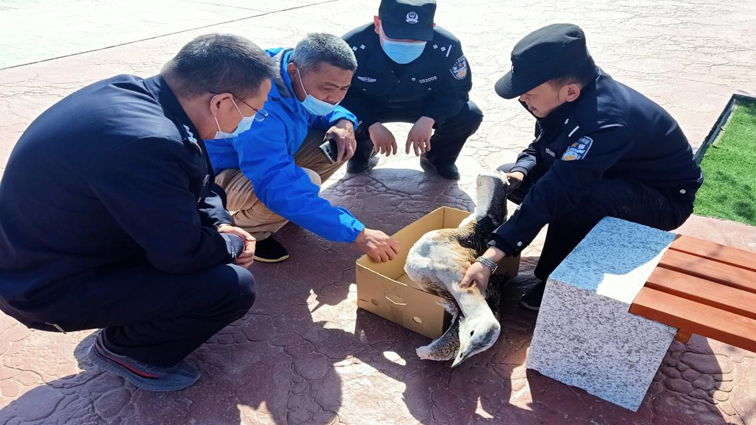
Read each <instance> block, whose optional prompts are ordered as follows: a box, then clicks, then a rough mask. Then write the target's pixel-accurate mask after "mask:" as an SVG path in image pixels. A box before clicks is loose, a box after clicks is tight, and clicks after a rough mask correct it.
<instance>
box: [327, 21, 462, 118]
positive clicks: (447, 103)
mask: <svg viewBox="0 0 756 425" xmlns="http://www.w3.org/2000/svg"><path fill="white" fill-rule="evenodd" d="M433 31H434V32H433V40H431V41H429V42H428V43H427V44H426V45H425V50H423V53H422V54H421V55H420V57H419V58H417V59H415V60H414V61H412V62H410V63H408V64H406V65H398V64H396V63H395V62H393V61H392V60H391V59H390V58H389V57H388V56H386V53H384V52H383V48H382V47H381V41H380V38H379V36H378V34H376V33H375V26H374V24H372V23H371V24H367V25H363V26H361V27H359V28H356V29H354V30H352V31H351V32H349V33H347V34H346V35H345V36H344V40H346V42H347V43H348V44H349V46H350V47H351V48H352V50H354V54H355V55H356V56H357V63H358V67H357V72H355V74H354V77H353V78H352V86H351V87H350V88H349V91H348V92H347V95H346V97H345V98H344V100H343V101H342V102H341V105H342V106H344V107H345V108H347V109H348V110H350V111H351V112H352V113H354V114H355V115H356V116H357V119H358V120H359V121H360V125H361V126H362V125H364V126H365V128H367V127H369V126H370V125H371V124H373V123H375V122H376V119H375V118H374V116H373V114H372V113H371V111H372V109H373V107H386V108H407V109H412V110H416V111H419V113H420V115H421V116H427V117H430V118H433V119H434V120H435V121H436V124H438V125H441V124H443V123H444V121H446V120H447V119H448V118H451V117H453V116H455V115H457V114H458V113H459V112H460V111H461V110H462V107H463V106H464V105H465V103H467V101H468V100H469V92H470V89H471V88H472V74H471V73H470V65H469V64H468V63H467V59H466V58H465V55H464V53H463V52H462V45H461V44H460V42H459V40H457V38H456V37H454V36H453V35H452V34H451V33H450V32H448V31H446V30H445V29H443V28H441V27H435V28H434V30H433ZM395 69H396V70H397V71H399V70H400V71H399V72H400V73H396V72H394V70H395Z"/></svg>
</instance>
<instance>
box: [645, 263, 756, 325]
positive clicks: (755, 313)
mask: <svg viewBox="0 0 756 425" xmlns="http://www.w3.org/2000/svg"><path fill="white" fill-rule="evenodd" d="M646 287H648V288H653V289H656V290H659V291H662V292H666V293H668V294H672V295H676V296H678V297H682V298H686V299H689V300H692V301H696V302H698V303H701V304H706V305H709V306H712V307H716V308H718V309H720V310H727V311H729V312H731V313H735V314H739V315H741V316H746V317H750V318H751V319H756V294H754V293H752V292H747V291H743V290H741V289H736V288H733V287H730V286H726V285H722V284H720V283H717V282H713V281H710V280H707V279H702V278H700V277H696V276H690V275H687V274H684V273H681V272H678V271H675V270H669V269H664V268H656V269H655V270H654V272H653V273H651V276H649V278H648V281H647V282H646Z"/></svg>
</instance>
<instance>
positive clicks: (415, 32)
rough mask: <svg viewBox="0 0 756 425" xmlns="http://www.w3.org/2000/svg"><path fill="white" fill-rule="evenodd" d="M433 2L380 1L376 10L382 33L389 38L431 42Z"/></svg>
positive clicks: (421, 0)
mask: <svg viewBox="0 0 756 425" xmlns="http://www.w3.org/2000/svg"><path fill="white" fill-rule="evenodd" d="M435 14H436V1H435V0H382V1H381V6H380V8H378V18H380V19H381V26H382V27H383V33H384V34H386V36H387V37H389V38H397V39H408V40H418V41H431V40H433V17H434V15H435Z"/></svg>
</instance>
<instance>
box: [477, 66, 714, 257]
mask: <svg viewBox="0 0 756 425" xmlns="http://www.w3.org/2000/svg"><path fill="white" fill-rule="evenodd" d="M512 171H521V172H523V173H524V174H526V175H528V176H529V178H532V179H537V182H536V183H535V185H534V186H533V187H532V188H531V189H530V191H529V192H528V194H527V195H526V196H525V198H524V199H523V201H522V204H521V205H520V207H519V208H518V210H517V211H515V213H514V214H513V215H512V217H511V218H510V219H509V220H508V221H507V222H506V223H504V224H502V225H501V226H500V227H499V228H498V229H496V231H495V232H494V239H493V241H492V242H491V245H493V246H496V247H497V248H499V249H501V250H503V251H504V252H506V253H507V254H509V255H516V254H517V253H519V252H520V251H521V250H522V249H524V248H525V247H526V246H527V245H528V244H530V242H531V241H532V240H533V239H534V238H535V237H536V235H537V234H538V232H539V231H540V230H541V228H542V227H543V226H544V225H546V224H548V223H551V222H552V221H554V220H556V219H558V218H560V217H561V216H563V215H565V214H567V213H569V212H570V211H572V210H574V209H575V208H576V207H577V206H578V205H579V204H580V201H581V199H582V198H583V196H585V195H586V194H587V193H590V191H591V189H592V188H593V187H594V186H595V185H596V183H598V182H599V181H600V180H602V179H621V180H635V181H638V182H641V183H643V184H645V185H647V186H650V187H652V188H656V189H659V190H661V191H663V192H665V193H668V194H669V196H670V197H672V198H678V199H680V200H684V201H690V202H691V203H692V200H693V198H694V195H695V192H696V191H697V190H698V188H699V187H700V186H701V184H702V182H703V174H702V173H701V169H700V168H699V167H698V164H696V162H695V161H694V159H693V150H692V149H691V147H690V144H689V143H688V139H687V138H686V137H685V135H684V134H683V132H682V130H681V129H680V127H679V126H678V124H677V122H676V121H675V120H674V119H673V118H672V117H671V116H670V115H669V114H668V113H667V112H666V111H665V110H664V109H663V108H662V107H661V106H659V105H657V104H656V103H654V102H653V101H651V100H650V99H648V98H647V97H645V96H643V95H642V94H640V93H638V92H636V91H635V90H633V89H631V88H630V87H627V86H625V85H623V84H621V83H619V82H617V81H614V79H612V77H610V76H609V75H607V74H605V73H603V71H601V70H600V69H599V75H598V76H597V77H596V80H595V81H594V82H592V83H591V84H590V85H588V86H586V87H585V88H584V89H583V90H582V92H581V94H580V97H579V98H578V99H577V100H576V101H575V102H572V103H567V104H564V105H562V106H560V107H559V108H557V109H556V110H555V111H552V112H551V113H550V114H549V116H547V117H546V118H543V119H540V120H538V122H537V123H536V139H535V141H534V142H533V143H531V144H530V146H529V147H528V148H527V149H525V150H524V151H523V152H522V153H521V154H520V155H519V157H518V158H517V163H516V164H515V167H514V168H513V169H512Z"/></svg>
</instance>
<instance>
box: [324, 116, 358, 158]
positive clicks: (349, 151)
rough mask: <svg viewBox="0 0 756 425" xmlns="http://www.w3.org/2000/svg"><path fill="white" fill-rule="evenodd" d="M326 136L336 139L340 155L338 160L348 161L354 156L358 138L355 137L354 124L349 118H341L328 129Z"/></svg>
mask: <svg viewBox="0 0 756 425" xmlns="http://www.w3.org/2000/svg"><path fill="white" fill-rule="evenodd" d="M326 138H328V139H334V140H336V146H337V147H338V155H337V158H336V162H342V161H347V160H349V158H351V157H352V156H354V150H355V148H356V147H357V140H356V139H355V138H354V124H352V122H351V121H349V120H339V122H337V123H336V124H335V125H334V126H333V127H331V128H329V129H328V132H327V133H326Z"/></svg>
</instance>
